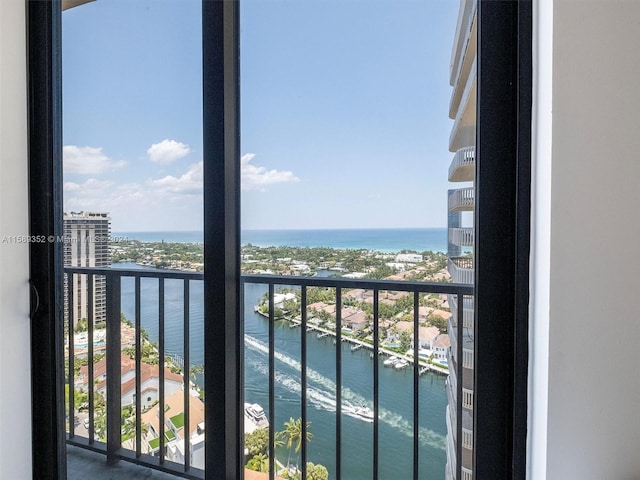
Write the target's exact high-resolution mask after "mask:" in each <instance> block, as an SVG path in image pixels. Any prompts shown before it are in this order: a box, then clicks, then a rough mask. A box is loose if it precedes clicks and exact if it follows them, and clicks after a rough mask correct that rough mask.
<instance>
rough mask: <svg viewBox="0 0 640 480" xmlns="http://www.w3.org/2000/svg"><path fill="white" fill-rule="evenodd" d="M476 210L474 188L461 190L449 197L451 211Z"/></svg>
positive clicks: (455, 191)
mask: <svg viewBox="0 0 640 480" xmlns="http://www.w3.org/2000/svg"><path fill="white" fill-rule="evenodd" d="M474 208H475V190H474V188H473V187H466V188H459V189H458V190H454V191H453V192H451V195H449V211H470V210H473V209H474Z"/></svg>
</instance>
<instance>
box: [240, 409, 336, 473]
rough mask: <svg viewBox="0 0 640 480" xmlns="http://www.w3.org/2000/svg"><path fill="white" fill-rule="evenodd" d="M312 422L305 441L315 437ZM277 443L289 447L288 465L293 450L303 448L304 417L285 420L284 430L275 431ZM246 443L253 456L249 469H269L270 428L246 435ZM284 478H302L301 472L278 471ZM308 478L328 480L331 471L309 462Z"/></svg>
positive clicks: (259, 470) (247, 465)
mask: <svg viewBox="0 0 640 480" xmlns="http://www.w3.org/2000/svg"><path fill="white" fill-rule="evenodd" d="M310 426H311V422H307V428H306V435H305V439H304V441H306V442H310V441H311V439H312V438H313V434H312V433H311V432H310V431H309V427H310ZM274 438H275V445H274V447H279V446H283V445H286V447H287V448H288V449H289V458H288V460H287V466H289V465H291V453H292V450H293V451H295V453H298V452H299V451H300V449H301V448H302V442H303V435H302V419H301V418H296V419H294V418H293V417H291V418H289V420H288V421H286V422H284V430H282V431H280V432H275V434H274ZM244 445H245V447H246V448H247V450H248V451H249V455H251V458H250V459H249V461H248V462H247V464H246V467H247V468H248V469H249V470H255V471H257V472H268V471H269V451H270V449H269V429H267V428H262V429H258V430H255V431H254V432H253V433H250V434H247V435H245V439H244ZM278 475H280V476H281V477H282V478H287V479H292V480H294V479H295V480H300V478H301V474H300V472H299V471H297V468H296V469H295V473H290V471H289V470H288V469H286V470H283V471H282V472H278ZM307 478H308V479H310V480H328V478H329V472H328V471H327V469H326V467H324V466H323V465H314V464H313V463H311V462H309V463H307Z"/></svg>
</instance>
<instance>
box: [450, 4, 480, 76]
mask: <svg viewBox="0 0 640 480" xmlns="http://www.w3.org/2000/svg"><path fill="white" fill-rule="evenodd" d="M477 9H478V4H477V0H460V9H459V10H458V22H457V25H456V33H455V37H454V39H453V42H454V43H453V49H452V51H451V63H450V67H449V83H450V85H452V86H453V85H454V84H455V79H456V77H457V76H458V74H459V72H460V64H461V61H462V59H463V58H464V54H465V51H466V50H467V44H468V41H469V38H470V32H471V29H472V24H473V22H474V21H475V17H476V11H477Z"/></svg>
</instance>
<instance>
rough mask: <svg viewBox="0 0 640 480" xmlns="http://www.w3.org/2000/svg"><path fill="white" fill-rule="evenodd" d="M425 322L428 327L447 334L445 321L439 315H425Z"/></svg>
mask: <svg viewBox="0 0 640 480" xmlns="http://www.w3.org/2000/svg"><path fill="white" fill-rule="evenodd" d="M427 321H428V322H429V325H433V326H434V327H436V328H437V329H438V330H439V331H440V333H447V319H446V318H443V317H441V316H439V315H433V314H431V313H430V314H429V315H427Z"/></svg>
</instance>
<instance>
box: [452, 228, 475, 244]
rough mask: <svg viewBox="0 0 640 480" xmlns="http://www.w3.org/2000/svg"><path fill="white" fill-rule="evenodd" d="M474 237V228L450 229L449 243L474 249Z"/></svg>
mask: <svg viewBox="0 0 640 480" xmlns="http://www.w3.org/2000/svg"><path fill="white" fill-rule="evenodd" d="M474 236H475V235H474V229H473V227H461V228H450V229H449V243H453V244H454V245H458V246H459V247H473V239H474Z"/></svg>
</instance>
